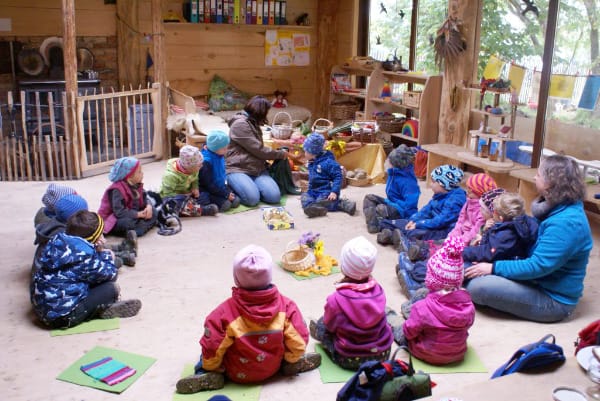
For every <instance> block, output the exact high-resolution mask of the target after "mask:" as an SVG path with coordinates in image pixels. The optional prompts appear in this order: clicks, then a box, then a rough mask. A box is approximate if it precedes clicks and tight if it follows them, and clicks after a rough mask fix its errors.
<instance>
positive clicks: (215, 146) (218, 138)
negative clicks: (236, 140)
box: [206, 130, 229, 152]
mask: <svg viewBox="0 0 600 401" xmlns="http://www.w3.org/2000/svg"><path fill="white" fill-rule="evenodd" d="M227 145H229V135H227V134H226V133H225V132H223V131H219V130H212V131H210V132H209V133H208V136H207V137H206V147H207V148H208V150H210V151H211V152H216V151H217V150H219V149H222V148H224V147H225V146H227Z"/></svg>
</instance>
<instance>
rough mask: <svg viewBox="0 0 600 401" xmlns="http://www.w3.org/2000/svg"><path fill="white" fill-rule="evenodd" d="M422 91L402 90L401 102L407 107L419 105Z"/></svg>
mask: <svg viewBox="0 0 600 401" xmlns="http://www.w3.org/2000/svg"><path fill="white" fill-rule="evenodd" d="M422 93H423V92H420V91H404V93H403V94H402V103H403V104H405V105H407V106H409V107H419V104H420V103H421V94H422Z"/></svg>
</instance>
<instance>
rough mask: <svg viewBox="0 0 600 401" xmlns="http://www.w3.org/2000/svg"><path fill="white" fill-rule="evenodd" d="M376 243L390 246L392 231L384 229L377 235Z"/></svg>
mask: <svg viewBox="0 0 600 401" xmlns="http://www.w3.org/2000/svg"><path fill="white" fill-rule="evenodd" d="M377 243H378V244H381V245H391V244H392V230H390V229H389V228H384V229H383V230H381V231H380V232H379V233H378V234H377Z"/></svg>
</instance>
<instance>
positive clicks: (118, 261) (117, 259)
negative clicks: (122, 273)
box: [113, 254, 123, 269]
mask: <svg viewBox="0 0 600 401" xmlns="http://www.w3.org/2000/svg"><path fill="white" fill-rule="evenodd" d="M113 263H114V264H115V267H116V268H117V269H120V268H121V267H123V259H121V257H120V256H117V255H116V254H115V258H114V259H113Z"/></svg>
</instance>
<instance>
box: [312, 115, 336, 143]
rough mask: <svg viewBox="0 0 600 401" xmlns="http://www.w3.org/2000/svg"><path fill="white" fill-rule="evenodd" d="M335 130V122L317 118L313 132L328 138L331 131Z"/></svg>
mask: <svg viewBox="0 0 600 401" xmlns="http://www.w3.org/2000/svg"><path fill="white" fill-rule="evenodd" d="M332 128H333V122H331V121H329V120H328V119H326V118H317V119H316V120H315V122H314V123H313V125H312V128H311V131H312V132H316V133H317V134H321V135H323V136H324V137H325V138H326V139H327V138H328V134H329V130H330V129H332Z"/></svg>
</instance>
